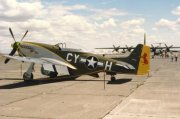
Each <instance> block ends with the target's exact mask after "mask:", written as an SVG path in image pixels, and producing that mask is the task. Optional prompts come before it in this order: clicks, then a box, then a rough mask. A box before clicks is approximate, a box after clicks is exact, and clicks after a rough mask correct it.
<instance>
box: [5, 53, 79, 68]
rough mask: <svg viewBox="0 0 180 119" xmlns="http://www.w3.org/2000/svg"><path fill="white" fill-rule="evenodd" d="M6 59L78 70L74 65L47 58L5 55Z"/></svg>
mask: <svg viewBox="0 0 180 119" xmlns="http://www.w3.org/2000/svg"><path fill="white" fill-rule="evenodd" d="M4 57H6V58H9V59H15V60H18V61H24V62H31V63H36V64H52V65H63V66H67V67H69V68H71V69H77V68H76V67H74V66H73V65H71V64H69V63H67V62H63V61H60V60H57V59H52V58H45V57H41V58H32V57H19V56H9V55H4Z"/></svg>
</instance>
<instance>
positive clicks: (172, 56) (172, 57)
mask: <svg viewBox="0 0 180 119" xmlns="http://www.w3.org/2000/svg"><path fill="white" fill-rule="evenodd" d="M173 59H174V55H173V53H172V52H171V62H173Z"/></svg>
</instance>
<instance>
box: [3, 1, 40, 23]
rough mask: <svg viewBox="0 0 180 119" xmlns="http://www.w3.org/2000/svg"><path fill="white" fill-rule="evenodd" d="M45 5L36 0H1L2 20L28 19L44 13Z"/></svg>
mask: <svg viewBox="0 0 180 119" xmlns="http://www.w3.org/2000/svg"><path fill="white" fill-rule="evenodd" d="M42 9H43V6H42V4H41V3H40V2H39V1H36V2H29V3H27V2H23V3H21V2H17V1H16V0H1V1H0V20H3V21H14V22H15V21H26V20H28V19H32V18H34V17H37V16H39V15H41V14H42V13H43V10H42Z"/></svg>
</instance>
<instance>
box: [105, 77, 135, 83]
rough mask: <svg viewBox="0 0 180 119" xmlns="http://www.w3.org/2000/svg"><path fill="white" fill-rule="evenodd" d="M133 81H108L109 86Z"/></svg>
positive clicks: (127, 79)
mask: <svg viewBox="0 0 180 119" xmlns="http://www.w3.org/2000/svg"><path fill="white" fill-rule="evenodd" d="M131 80H132V79H130V78H123V79H116V80H115V81H108V83H107V84H123V83H127V82H130V81H131Z"/></svg>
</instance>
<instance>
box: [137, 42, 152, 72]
mask: <svg viewBox="0 0 180 119" xmlns="http://www.w3.org/2000/svg"><path fill="white" fill-rule="evenodd" d="M149 71H150V48H149V47H148V46H145V45H144V46H143V48H142V52H141V58H140V61H139V67H138V71H137V75H144V74H147V73H149Z"/></svg>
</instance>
